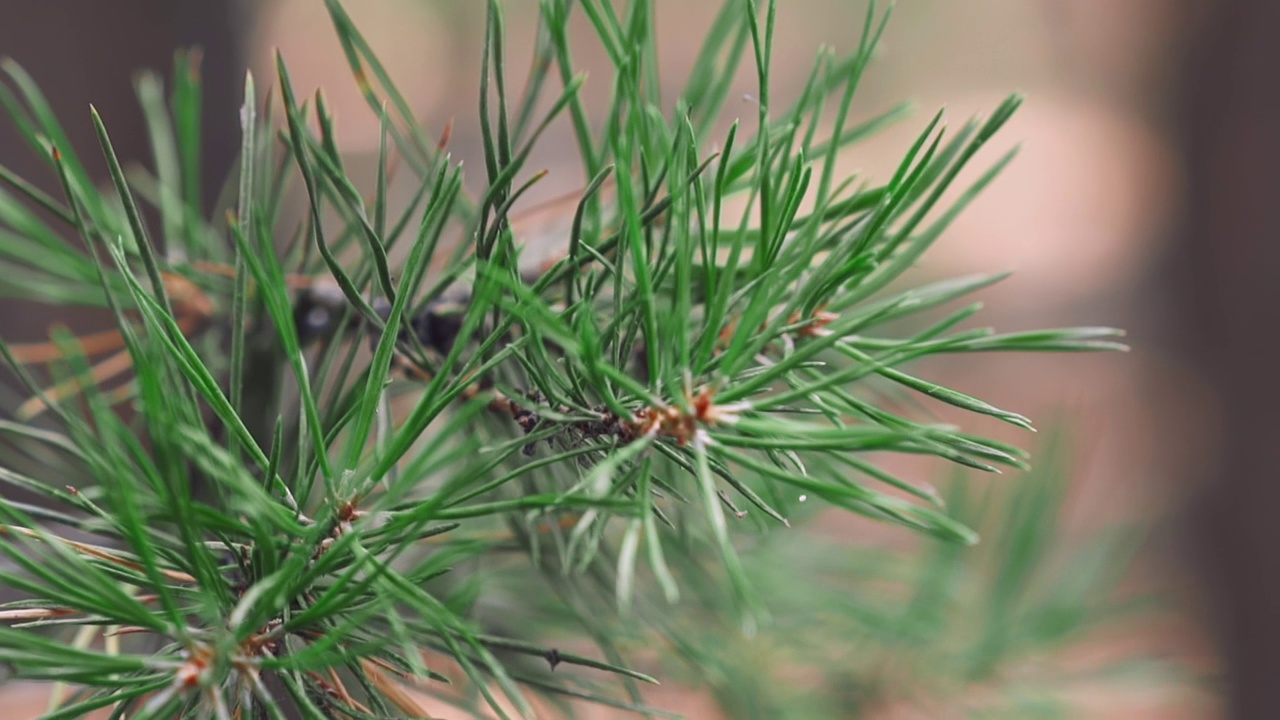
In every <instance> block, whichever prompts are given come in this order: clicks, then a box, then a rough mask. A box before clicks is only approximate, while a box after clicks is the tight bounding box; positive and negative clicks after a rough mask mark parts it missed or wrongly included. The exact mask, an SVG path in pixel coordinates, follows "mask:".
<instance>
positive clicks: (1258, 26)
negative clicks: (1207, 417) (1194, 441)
mask: <svg viewBox="0 0 1280 720" xmlns="http://www.w3.org/2000/svg"><path fill="white" fill-rule="evenodd" d="M1192 5H1194V6H1196V7H1194V8H1193V9H1194V10H1197V11H1204V12H1201V13H1198V14H1200V15H1202V20H1203V22H1201V23H1199V25H1198V27H1199V37H1198V38H1197V42H1196V44H1195V45H1194V46H1193V47H1192V52H1190V53H1189V55H1188V62H1187V65H1186V68H1185V73H1184V75H1183V81H1184V85H1183V90H1184V92H1183V96H1182V121H1183V124H1182V127H1183V130H1184V137H1183V140H1184V148H1185V152H1186V168H1187V175H1188V179H1189V188H1188V195H1187V201H1186V204H1185V217H1184V219H1185V226H1184V228H1183V230H1182V232H1181V233H1180V234H1179V237H1178V243H1177V245H1176V246H1175V248H1174V254H1173V267H1172V270H1173V272H1172V273H1171V274H1170V275H1169V276H1168V281H1169V283H1170V289H1171V291H1172V292H1173V293H1174V295H1175V300H1176V310H1177V312H1178V314H1177V315H1176V316H1175V317H1176V322H1177V326H1178V327H1179V328H1180V331H1181V332H1182V338H1181V339H1182V341H1183V347H1184V350H1185V352H1186V354H1187V355H1188V357H1189V359H1190V360H1191V361H1192V362H1193V363H1194V364H1195V365H1196V366H1197V370H1198V372H1199V374H1201V375H1202V376H1203V377H1205V378H1206V379H1208V381H1209V382H1210V383H1212V384H1213V386H1214V389H1215V390H1216V391H1217V395H1218V399H1219V402H1220V405H1219V407H1218V411H1219V412H1218V413H1217V419H1220V421H1221V424H1222V428H1221V446H1220V451H1219V454H1218V461H1217V462H1216V463H1215V464H1214V465H1213V466H1212V467H1211V470H1210V472H1211V473H1212V477H1208V478H1204V480H1205V482H1204V484H1203V488H1202V490H1201V493H1202V495H1201V498H1200V502H1198V503H1196V504H1195V505H1194V506H1193V508H1194V509H1193V513H1194V514H1195V517H1194V520H1195V529H1196V540H1197V543H1196V547H1197V548H1198V552H1199V553H1200V558H1199V559H1200V560H1201V570H1202V572H1203V577H1205V578H1206V579H1207V580H1208V581H1209V586H1210V589H1211V590H1210V592H1211V596H1212V599H1213V601H1214V602H1215V604H1216V607H1215V610H1216V611H1217V612H1216V616H1217V618H1218V621H1219V631H1220V638H1221V640H1222V645H1223V649H1224V651H1225V653H1226V660H1227V664H1228V667H1227V671H1228V688H1227V689H1228V691H1229V693H1230V698H1229V702H1230V705H1229V706H1230V708H1231V716H1232V717H1237V718H1280V682H1277V680H1276V676H1277V673H1278V672H1280V517H1278V516H1277V510H1278V509H1280V421H1278V419H1280V91H1278V90H1280V86H1278V85H1277V81H1276V74H1275V73H1276V68H1278V67H1280V3H1272V2H1249V1H1246V0H1220V1H1219V2H1215V3H1207V4H1205V5H1200V4H1199V3H1192ZM1206 432H1208V429H1206Z"/></svg>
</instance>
